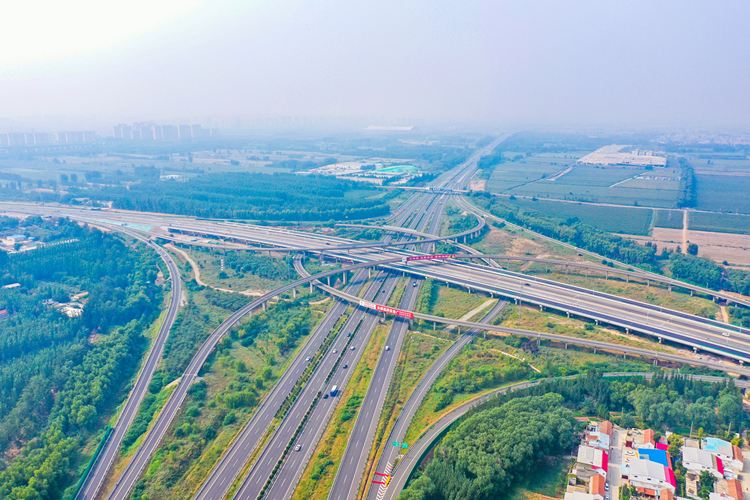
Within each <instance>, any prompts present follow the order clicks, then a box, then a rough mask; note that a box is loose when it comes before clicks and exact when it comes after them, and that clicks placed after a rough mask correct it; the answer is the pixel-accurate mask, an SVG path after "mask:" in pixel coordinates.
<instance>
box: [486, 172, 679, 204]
mask: <svg viewBox="0 0 750 500" xmlns="http://www.w3.org/2000/svg"><path fill="white" fill-rule="evenodd" d="M636 176H658V177H675V176H677V177H679V172H678V171H677V170H675V169H672V168H665V169H657V171H656V172H654V171H646V170H644V169H640V168H635V167H611V168H601V167H595V166H577V167H576V168H575V169H573V170H572V171H571V172H569V173H567V174H565V175H563V176H562V177H560V178H558V179H556V180H554V181H552V180H548V179H540V180H537V181H535V182H527V183H525V184H523V185H519V186H517V187H514V188H511V189H509V190H508V191H507V192H508V193H510V194H515V195H520V196H528V197H537V198H556V199H567V200H580V201H589V202H599V203H611V204H616V205H635V204H638V205H641V206H650V207H664V208H668V207H672V206H674V204H675V201H676V199H677V194H678V188H679V181H677V182H675V181H663V182H662V181H650V180H646V179H638V180H635V179H634V180H631V179H633V178H634V177H636ZM489 188H490V190H491V191H493V188H492V185H490V186H489Z"/></svg>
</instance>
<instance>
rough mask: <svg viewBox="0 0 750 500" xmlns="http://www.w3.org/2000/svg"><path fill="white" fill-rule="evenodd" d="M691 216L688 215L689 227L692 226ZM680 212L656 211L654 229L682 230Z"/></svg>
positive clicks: (681, 215) (681, 213) (681, 214)
mask: <svg viewBox="0 0 750 500" xmlns="http://www.w3.org/2000/svg"><path fill="white" fill-rule="evenodd" d="M693 217H694V215H693V214H690V221H689V225H690V226H691V227H692V225H693ZM682 219H683V212H682V210H656V218H655V223H654V227H667V228H671V229H682Z"/></svg>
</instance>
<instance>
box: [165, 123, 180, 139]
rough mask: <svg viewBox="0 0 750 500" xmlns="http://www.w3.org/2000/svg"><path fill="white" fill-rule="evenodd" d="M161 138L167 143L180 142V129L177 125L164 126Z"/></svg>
mask: <svg viewBox="0 0 750 500" xmlns="http://www.w3.org/2000/svg"><path fill="white" fill-rule="evenodd" d="M161 137H162V139H163V140H165V141H178V140H180V132H179V129H178V128H177V127H176V126H175V125H162V126H161Z"/></svg>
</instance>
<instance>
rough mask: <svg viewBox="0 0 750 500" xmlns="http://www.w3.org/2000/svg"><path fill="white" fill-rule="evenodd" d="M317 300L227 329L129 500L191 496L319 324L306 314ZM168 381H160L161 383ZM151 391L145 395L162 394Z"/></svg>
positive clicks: (287, 304) (305, 299)
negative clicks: (131, 499) (132, 499)
mask: <svg viewBox="0 0 750 500" xmlns="http://www.w3.org/2000/svg"><path fill="white" fill-rule="evenodd" d="M321 297H322V296H321V295H313V296H310V295H305V294H303V295H302V296H300V297H299V298H298V299H297V300H296V301H280V302H279V303H277V304H276V305H275V306H272V307H270V308H269V310H268V311H267V312H261V313H258V314H255V315H254V316H253V317H252V318H249V319H246V320H245V321H244V322H243V323H241V324H240V325H238V326H236V327H234V328H233V329H232V331H231V333H230V335H229V336H227V337H225V338H224V339H223V340H222V341H221V342H220V343H219V345H218V346H217V349H216V351H215V352H214V354H212V355H211V357H210V358H209V359H208V361H207V363H206V365H205V366H204V367H203V368H202V369H201V373H200V375H201V378H200V380H199V381H198V382H196V383H195V384H193V386H191V388H190V390H189V395H188V397H187V399H186V400H185V403H183V410H182V411H181V412H180V413H179V414H178V416H177V418H176V419H175V421H174V422H173V424H172V426H171V427H170V429H169V431H168V432H167V434H166V435H165V437H164V439H163V441H162V443H161V444H160V446H159V448H158V449H157V451H156V453H155V454H154V458H153V460H152V461H151V465H150V466H149V468H148V470H147V471H146V473H145V475H144V477H143V478H142V479H141V480H140V481H139V482H138V483H137V484H136V487H135V489H134V493H133V496H134V498H141V497H142V496H143V495H145V496H146V497H147V498H165V499H171V498H174V499H178V498H179V499H181V498H186V497H190V496H191V495H192V494H194V493H195V491H196V490H197V488H198V487H199V486H200V484H201V482H202V481H203V480H204V479H205V477H206V476H207V474H208V473H209V472H210V470H211V469H212V468H213V466H214V465H215V464H216V462H217V461H218V460H219V458H220V457H221V454H222V453H223V451H224V450H225V449H226V447H227V446H228V445H229V443H230V442H231V441H232V439H233V438H234V437H235V435H236V434H237V432H239V430H240V429H241V428H242V426H243V425H244V423H245V422H246V421H247V420H248V419H249V418H250V416H251V415H252V414H253V413H254V412H255V411H256V410H257V408H258V405H259V403H260V402H261V401H262V400H263V398H264V397H265V396H266V395H267V393H268V392H269V391H270V389H271V388H272V387H273V385H274V384H275V383H276V381H277V380H278V378H279V377H280V376H281V375H282V374H283V372H284V370H285V369H286V367H287V365H288V364H289V362H290V361H291V360H292V359H293V358H294V355H295V353H296V351H297V350H298V348H299V347H300V346H301V345H302V344H303V343H304V340H305V338H306V337H307V335H308V334H309V333H310V332H311V331H312V329H313V328H314V327H315V325H316V324H317V322H318V321H319V320H320V319H321V318H322V316H323V313H320V312H318V313H313V312H311V310H310V309H309V308H308V303H309V301H310V300H311V299H320V298H321ZM171 378H172V375H168V374H166V373H165V376H164V377H163V380H165V381H166V380H169V379H171ZM155 379H156V377H155ZM152 386H153V387H151V388H150V389H151V393H152V394H154V392H155V391H156V394H159V393H160V392H162V391H163V390H164V389H161V384H152Z"/></svg>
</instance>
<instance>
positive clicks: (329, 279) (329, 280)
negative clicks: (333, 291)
mask: <svg viewBox="0 0 750 500" xmlns="http://www.w3.org/2000/svg"><path fill="white" fill-rule="evenodd" d="M328 286H331V277H330V276H328Z"/></svg>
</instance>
